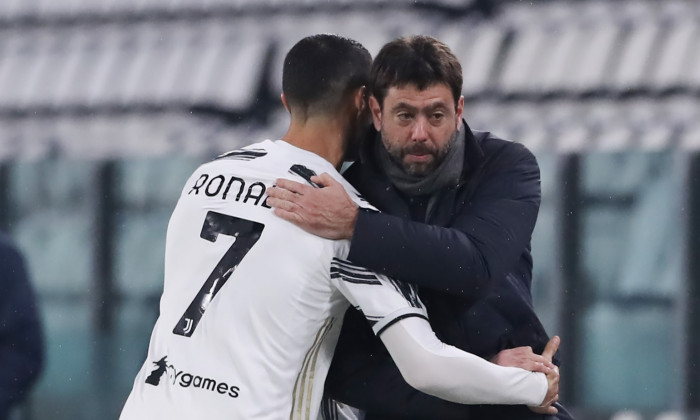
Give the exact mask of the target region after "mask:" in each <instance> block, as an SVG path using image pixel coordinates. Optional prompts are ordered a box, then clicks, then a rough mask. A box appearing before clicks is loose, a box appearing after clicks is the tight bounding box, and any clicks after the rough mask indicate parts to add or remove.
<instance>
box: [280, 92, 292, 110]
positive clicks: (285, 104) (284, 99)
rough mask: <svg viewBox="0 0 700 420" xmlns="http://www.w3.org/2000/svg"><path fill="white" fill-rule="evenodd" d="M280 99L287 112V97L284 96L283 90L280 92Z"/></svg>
mask: <svg viewBox="0 0 700 420" xmlns="http://www.w3.org/2000/svg"><path fill="white" fill-rule="evenodd" d="M280 99H281V100H282V105H284V109H286V110H287V112H291V111H290V110H289V105H288V104H287V97H286V96H284V92H282V94H281V95H280Z"/></svg>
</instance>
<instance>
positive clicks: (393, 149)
mask: <svg viewBox="0 0 700 420" xmlns="http://www.w3.org/2000/svg"><path fill="white" fill-rule="evenodd" d="M380 134H381V136H382V143H383V144H384V147H385V148H386V150H387V152H388V153H389V156H390V157H391V160H393V161H394V163H396V164H397V165H398V166H399V167H400V168H401V169H403V171H404V172H405V173H407V174H408V175H411V176H415V177H425V176H428V175H430V174H431V173H432V172H433V171H435V169H436V168H437V167H438V166H440V164H441V163H442V162H443V161H444V160H445V157H446V156H447V154H448V153H449V152H450V150H452V148H453V147H454V144H455V142H456V141H457V136H458V135H459V131H457V130H454V131H453V132H452V134H451V135H450V139H449V140H448V141H447V143H445V145H444V146H443V147H442V148H437V147H434V146H432V145H429V144H427V143H410V144H409V145H407V146H405V147H402V146H401V145H400V144H399V143H398V142H389V141H387V138H388V136H387V135H386V132H385V131H384V128H382V129H381V130H380ZM414 153H418V154H429V155H431V156H432V157H433V158H432V159H430V160H429V161H427V162H406V161H405V157H406V155H408V154H414Z"/></svg>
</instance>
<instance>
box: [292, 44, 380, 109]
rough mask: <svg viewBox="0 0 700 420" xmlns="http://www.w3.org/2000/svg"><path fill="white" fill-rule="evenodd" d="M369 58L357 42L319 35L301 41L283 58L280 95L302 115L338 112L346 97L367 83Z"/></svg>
mask: <svg viewBox="0 0 700 420" xmlns="http://www.w3.org/2000/svg"><path fill="white" fill-rule="evenodd" d="M371 64H372V56H371V55H370V54H369V52H368V51H367V50H366V49H365V47H363V46H362V44H360V43H359V42H357V41H353V40H351V39H348V38H343V37H340V36H337V35H329V34H321V35H313V36H309V37H306V38H304V39H302V40H301V41H299V42H297V43H296V45H294V46H293V47H292V49H291V50H289V52H288V53H287V56H286V57H285V58H284V67H283V69H282V92H284V95H285V97H286V98H287V104H288V105H289V107H290V108H293V109H298V110H301V111H302V112H303V113H304V114H305V115H307V116H308V115H313V114H317V115H324V114H328V113H334V112H337V111H338V107H339V106H340V105H341V104H342V101H343V100H344V99H345V98H346V95H347V94H349V93H350V92H352V91H353V90H355V89H359V88H360V87H362V86H366V85H367V84H368V83H369V69H370V66H371Z"/></svg>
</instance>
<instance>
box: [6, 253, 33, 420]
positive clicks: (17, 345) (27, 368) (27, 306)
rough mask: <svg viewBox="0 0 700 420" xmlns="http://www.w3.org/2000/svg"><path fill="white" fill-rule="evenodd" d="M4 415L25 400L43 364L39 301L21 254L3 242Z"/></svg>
mask: <svg viewBox="0 0 700 420" xmlns="http://www.w3.org/2000/svg"><path fill="white" fill-rule="evenodd" d="M0 279H1V282H2V288H3V293H2V294H1V295H0V413H3V412H7V411H8V410H9V408H10V407H11V406H12V405H13V404H15V403H17V402H19V401H21V400H22V399H24V397H25V396H26V394H27V393H28V391H29V388H30V387H31V385H32V384H33V383H34V382H35V380H36V379H37V377H38V375H39V373H40V371H41V369H42V365H43V335H42V331H41V326H40V323H39V317H38V313H37V307H36V301H35V297H34V293H33V290H32V288H31V285H30V284H29V279H28V276H27V271H26V268H25V265H24V260H23V258H22V256H21V255H20V253H19V251H18V250H17V249H15V248H14V247H12V246H9V245H8V244H6V243H3V242H2V241H0Z"/></svg>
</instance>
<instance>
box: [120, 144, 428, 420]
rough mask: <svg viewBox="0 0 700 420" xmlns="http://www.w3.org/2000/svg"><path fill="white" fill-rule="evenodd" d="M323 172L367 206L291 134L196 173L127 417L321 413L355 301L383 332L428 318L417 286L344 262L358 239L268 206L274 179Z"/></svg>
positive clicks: (170, 241) (171, 245) (179, 213)
mask: <svg viewBox="0 0 700 420" xmlns="http://www.w3.org/2000/svg"><path fill="white" fill-rule="evenodd" d="M323 172H328V173H330V174H333V176H334V177H335V178H336V179H337V180H338V181H339V182H341V183H343V185H345V187H346V188H347V189H348V191H350V192H351V195H353V197H355V201H356V203H357V204H358V205H359V206H361V207H369V205H368V204H367V203H366V202H364V201H363V200H362V199H361V198H360V197H359V195H358V194H357V193H356V191H355V190H354V188H353V187H351V186H350V185H349V184H348V183H347V182H346V181H345V180H344V179H343V178H342V176H341V175H340V174H338V172H337V171H336V170H335V168H334V167H333V166H332V165H331V164H330V163H329V162H328V161H326V160H325V159H323V158H322V157H320V156H318V155H316V154H314V153H312V152H309V151H305V150H303V149H299V148H297V147H295V146H292V145H290V144H289V143H286V142H284V141H282V140H279V141H270V140H267V141H264V142H262V143H258V144H254V145H251V146H248V147H245V148H243V149H241V150H236V151H233V152H229V153H227V154H225V155H223V156H222V157H220V158H219V159H217V160H215V161H213V162H210V163H207V164H204V165H202V166H201V167H200V168H198V169H197V170H196V171H195V172H194V174H193V175H192V176H191V177H190V179H189V180H188V181H187V183H186V185H185V188H184V189H183V191H182V195H181V197H180V199H179V201H178V203H177V206H176V208H175V210H174V212H173V215H172V217H171V220H170V224H169V226H168V233H167V241H166V255H165V284H164V290H163V295H162V298H161V301H160V317H159V318H158V320H157V322H156V325H155V328H154V330H153V333H152V336H151V341H150V346H149V349H148V357H147V358H146V361H145V362H144V364H143V367H142V368H141V370H140V371H139V373H138V375H137V377H136V379H135V381H134V387H133V390H132V392H131V394H130V396H129V398H128V400H127V402H126V405H125V407H124V409H123V412H122V415H121V418H122V419H124V420H136V419H139V420H147V419H148V420H152V419H168V420H172V419H188V420H192V419H316V418H317V415H318V411H319V408H320V403H321V398H322V394H323V384H324V381H325V378H326V374H327V371H328V368H329V365H330V362H331V358H332V355H333V350H334V348H335V344H336V341H337V338H338V333H339V329H340V326H341V322H342V318H343V314H344V312H345V310H346V309H347V307H348V301H349V302H350V303H352V305H354V306H356V307H358V308H360V309H361V310H362V312H363V313H364V314H365V316H366V317H367V319H368V320H369V321H370V323H371V324H372V325H373V326H374V329H375V332H377V333H380V332H381V331H382V329H383V328H386V327H387V326H389V325H390V324H391V323H392V322H393V321H396V320H398V319H403V318H405V317H411V316H416V317H423V318H425V317H426V313H425V311H424V309H423V307H422V305H421V302H420V301H419V299H418V297H417V295H416V293H415V292H414V290H413V289H412V288H411V287H410V286H408V285H405V284H402V283H398V282H395V281H392V280H390V279H388V278H386V277H384V276H382V275H377V274H375V273H373V272H370V271H368V270H366V269H363V268H360V267H356V266H354V265H353V264H351V263H350V262H348V261H346V260H345V257H346V256H347V253H348V251H349V241H347V240H341V241H332V240H327V239H322V238H320V237H317V236H313V235H311V234H309V233H306V232H305V231H303V230H301V229H299V228H297V227H296V226H294V225H293V224H291V223H288V222H286V221H284V220H282V219H280V218H278V217H276V216H275V215H274V214H273V211H272V210H271V209H270V207H269V206H267V205H266V203H265V200H266V197H267V196H266V194H265V190H266V189H267V188H269V187H270V186H271V185H273V183H274V181H275V179H277V178H280V177H287V178H291V179H297V180H300V179H307V180H308V178H309V177H310V175H313V174H320V173H323ZM309 182H310V181H309Z"/></svg>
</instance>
